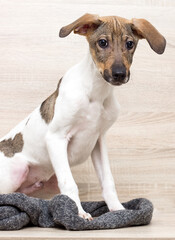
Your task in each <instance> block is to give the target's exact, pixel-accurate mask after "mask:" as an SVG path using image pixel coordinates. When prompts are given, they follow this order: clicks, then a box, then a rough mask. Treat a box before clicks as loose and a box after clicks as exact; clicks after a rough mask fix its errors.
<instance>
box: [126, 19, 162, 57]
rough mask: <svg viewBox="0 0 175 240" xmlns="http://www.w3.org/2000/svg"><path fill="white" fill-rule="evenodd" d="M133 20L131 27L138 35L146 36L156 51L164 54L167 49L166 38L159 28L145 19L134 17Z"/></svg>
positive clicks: (140, 36)
mask: <svg viewBox="0 0 175 240" xmlns="http://www.w3.org/2000/svg"><path fill="white" fill-rule="evenodd" d="M131 21H132V26H131V28H132V30H133V31H134V32H135V33H136V34H137V35H138V37H139V38H145V39H146V40H147V41H148V43H149V45H150V47H151V48H152V49H153V50H154V51H155V52H156V53H158V54H162V53H163V52H164V50H165V46H166V40H165V38H164V37H163V36H162V35H161V34H160V33H159V32H158V31H157V29H156V28H155V27H154V26H153V25H152V24H151V23H150V22H148V21H147V20H145V19H136V18H133V19H132V20H131Z"/></svg>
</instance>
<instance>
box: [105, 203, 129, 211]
mask: <svg viewBox="0 0 175 240" xmlns="http://www.w3.org/2000/svg"><path fill="white" fill-rule="evenodd" d="M108 208H109V211H110V212H113V211H118V210H125V208H124V207H123V205H122V204H121V203H120V202H117V203H112V204H110V206H108Z"/></svg>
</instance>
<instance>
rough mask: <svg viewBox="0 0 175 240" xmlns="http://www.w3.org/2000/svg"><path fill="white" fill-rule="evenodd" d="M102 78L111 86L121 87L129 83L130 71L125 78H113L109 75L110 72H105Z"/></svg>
mask: <svg viewBox="0 0 175 240" xmlns="http://www.w3.org/2000/svg"><path fill="white" fill-rule="evenodd" d="M102 76H103V78H104V79H105V80H106V81H107V82H108V83H110V84H111V85H114V86H121V85H123V84H125V83H127V82H128V81H129V78H130V71H129V72H128V74H127V75H126V76H125V77H112V76H111V75H110V74H109V71H107V70H105V71H104V73H103V74H102Z"/></svg>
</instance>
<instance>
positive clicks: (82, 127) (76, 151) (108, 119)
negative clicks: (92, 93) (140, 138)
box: [68, 102, 115, 165]
mask: <svg viewBox="0 0 175 240" xmlns="http://www.w3.org/2000/svg"><path fill="white" fill-rule="evenodd" d="M114 120H115V119H114V117H113V116H112V115H111V116H110V113H109V112H108V109H105V107H104V106H103V104H101V103H99V102H89V103H88V104H87V105H86V106H85V108H84V109H81V110H80V112H79V115H78V117H77V120H76V122H75V123H74V125H73V126H72V128H71V131H70V133H69V136H68V138H70V141H69V144H68V158H69V162H70V165H76V164H79V163H81V162H84V161H85V160H86V159H87V158H88V157H89V156H90V154H91V152H92V150H93V149H94V147H95V144H96V142H97V139H98V138H99V136H100V134H102V133H104V132H105V131H106V130H107V129H108V128H109V127H110V126H111V124H112V123H113V122H114Z"/></svg>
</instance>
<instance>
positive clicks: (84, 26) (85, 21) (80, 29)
mask: <svg viewBox="0 0 175 240" xmlns="http://www.w3.org/2000/svg"><path fill="white" fill-rule="evenodd" d="M100 24H101V21H100V20H99V17H98V15H94V14H88V13H86V14H85V15H83V16H82V17H80V18H78V19H77V20H76V21H75V22H73V23H71V24H69V25H67V26H65V27H62V28H61V29H60V33H59V36H60V37H61V38H63V37H66V36H68V35H69V34H70V33H71V32H72V31H73V30H74V33H78V34H80V35H87V33H88V32H89V31H90V30H95V29H96V28H97V27H98V26H99V25H100Z"/></svg>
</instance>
